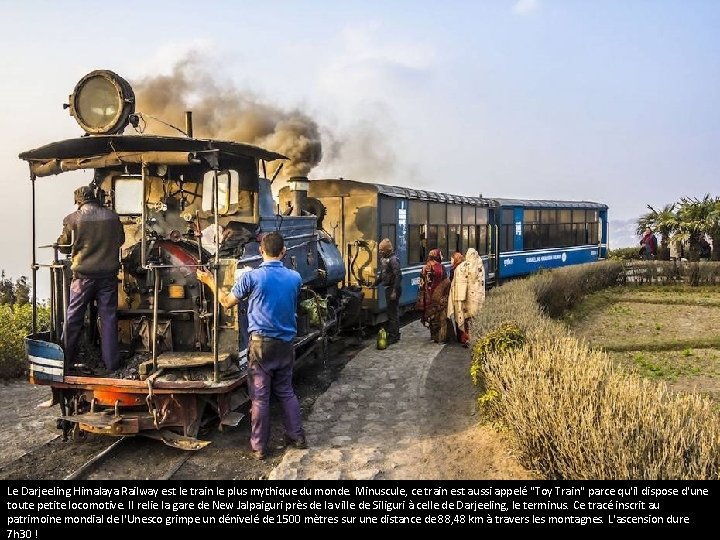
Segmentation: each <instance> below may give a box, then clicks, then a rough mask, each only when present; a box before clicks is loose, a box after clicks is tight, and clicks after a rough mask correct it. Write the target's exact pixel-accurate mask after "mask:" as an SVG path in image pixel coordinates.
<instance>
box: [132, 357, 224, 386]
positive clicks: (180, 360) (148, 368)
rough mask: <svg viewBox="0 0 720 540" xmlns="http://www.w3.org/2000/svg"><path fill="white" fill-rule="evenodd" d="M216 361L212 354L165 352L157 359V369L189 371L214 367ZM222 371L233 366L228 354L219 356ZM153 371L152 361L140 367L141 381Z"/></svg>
mask: <svg viewBox="0 0 720 540" xmlns="http://www.w3.org/2000/svg"><path fill="white" fill-rule="evenodd" d="M214 361H215V359H214V356H213V353H211V352H164V353H162V354H161V355H160V356H158V357H157V367H158V370H160V369H188V368H196V367H202V366H212V365H213V363H214ZM218 365H219V367H220V371H227V370H228V369H230V367H231V366H232V356H231V355H230V354H228V353H225V354H219V355H218ZM152 371H153V362H152V360H147V361H145V362H143V363H142V364H140V365H138V374H139V375H140V380H145V379H146V378H147V377H148V376H149V375H150V374H151V373H152Z"/></svg>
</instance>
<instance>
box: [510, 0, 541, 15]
mask: <svg viewBox="0 0 720 540" xmlns="http://www.w3.org/2000/svg"><path fill="white" fill-rule="evenodd" d="M538 9H540V0H518V1H517V2H516V3H515V5H514V6H513V8H512V10H513V13H516V14H517V15H527V14H528V13H532V12H533V11H537V10H538Z"/></svg>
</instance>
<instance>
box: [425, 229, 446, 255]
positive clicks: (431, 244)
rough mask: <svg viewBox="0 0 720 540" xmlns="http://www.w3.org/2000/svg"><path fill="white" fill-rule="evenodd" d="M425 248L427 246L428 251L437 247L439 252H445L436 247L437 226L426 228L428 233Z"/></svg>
mask: <svg viewBox="0 0 720 540" xmlns="http://www.w3.org/2000/svg"><path fill="white" fill-rule="evenodd" d="M427 246H428V250H430V249H435V248H438V247H439V248H440V249H441V251H445V250H443V249H442V247H441V246H439V245H438V228H437V225H430V226H428V231H427Z"/></svg>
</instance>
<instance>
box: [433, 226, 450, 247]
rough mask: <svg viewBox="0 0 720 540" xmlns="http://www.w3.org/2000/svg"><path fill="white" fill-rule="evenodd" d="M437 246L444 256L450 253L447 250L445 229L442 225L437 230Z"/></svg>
mask: <svg viewBox="0 0 720 540" xmlns="http://www.w3.org/2000/svg"><path fill="white" fill-rule="evenodd" d="M437 246H438V247H439V248H440V249H441V250H442V252H443V253H444V254H449V253H452V252H451V251H450V250H449V249H448V241H447V227H446V226H444V225H443V226H442V227H438V228H437Z"/></svg>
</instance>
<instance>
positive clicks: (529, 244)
mask: <svg viewBox="0 0 720 540" xmlns="http://www.w3.org/2000/svg"><path fill="white" fill-rule="evenodd" d="M540 247H541V241H540V225H539V224H537V223H526V224H525V225H523V249H538V248H540Z"/></svg>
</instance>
